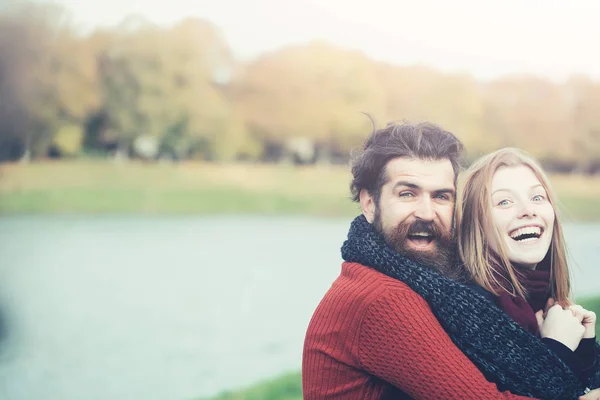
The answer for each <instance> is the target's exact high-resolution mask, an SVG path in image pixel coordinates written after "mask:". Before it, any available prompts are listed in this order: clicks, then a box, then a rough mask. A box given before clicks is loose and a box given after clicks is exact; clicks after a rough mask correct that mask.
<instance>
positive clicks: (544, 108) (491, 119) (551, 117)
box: [485, 76, 574, 162]
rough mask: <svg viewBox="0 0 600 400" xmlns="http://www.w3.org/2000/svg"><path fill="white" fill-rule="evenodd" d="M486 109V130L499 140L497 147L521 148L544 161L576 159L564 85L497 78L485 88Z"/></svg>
mask: <svg viewBox="0 0 600 400" xmlns="http://www.w3.org/2000/svg"><path fill="white" fill-rule="evenodd" d="M485 110H486V114H485V116H486V119H485V124H486V125H485V129H486V131H487V132H489V133H490V134H491V135H493V136H494V137H496V138H497V142H496V147H499V146H514V147H521V148H523V149H525V150H527V151H529V152H530V153H532V155H534V156H535V157H538V158H540V159H542V160H549V159H557V160H563V161H562V162H569V160H573V157H574V153H573V127H572V124H570V123H569V118H568V113H567V111H568V108H567V107H566V101H565V96H564V91H563V90H562V88H561V86H559V85H557V84H554V83H552V82H549V81H546V80H543V79H539V78H536V77H527V76H525V77H521V76H514V77H505V78H502V79H498V80H496V81H494V82H491V83H489V84H488V85H487V86H486V91H485ZM550 139H551V140H550Z"/></svg>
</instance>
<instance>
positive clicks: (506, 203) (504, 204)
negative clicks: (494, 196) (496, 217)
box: [498, 199, 510, 206]
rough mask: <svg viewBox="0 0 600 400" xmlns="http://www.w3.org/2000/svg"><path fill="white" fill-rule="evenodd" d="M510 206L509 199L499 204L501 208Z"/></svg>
mask: <svg viewBox="0 0 600 400" xmlns="http://www.w3.org/2000/svg"><path fill="white" fill-rule="evenodd" d="M509 204H510V201H508V200H507V199H504V200H500V201H499V202H498V205H499V206H507V205H509Z"/></svg>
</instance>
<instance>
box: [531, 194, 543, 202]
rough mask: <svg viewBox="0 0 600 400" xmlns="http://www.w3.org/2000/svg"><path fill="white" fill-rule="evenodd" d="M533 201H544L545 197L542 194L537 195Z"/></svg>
mask: <svg viewBox="0 0 600 400" xmlns="http://www.w3.org/2000/svg"><path fill="white" fill-rule="evenodd" d="M531 200H533V201H543V200H544V196H542V195H541V194H536V195H535V196H533V198H532V199H531Z"/></svg>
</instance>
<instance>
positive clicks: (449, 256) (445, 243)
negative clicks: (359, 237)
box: [373, 209, 462, 279]
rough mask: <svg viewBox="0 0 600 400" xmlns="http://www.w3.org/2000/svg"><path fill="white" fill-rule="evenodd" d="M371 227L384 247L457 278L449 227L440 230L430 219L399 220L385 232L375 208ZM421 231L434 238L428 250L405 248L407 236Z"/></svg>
mask: <svg viewBox="0 0 600 400" xmlns="http://www.w3.org/2000/svg"><path fill="white" fill-rule="evenodd" d="M373 227H374V229H375V231H376V232H377V233H379V234H380V235H381V236H382V237H383V238H384V239H385V241H386V243H387V244H388V246H390V247H391V248H392V249H394V250H395V251H396V252H398V253H400V254H402V255H404V256H406V257H408V258H410V259H413V260H414V261H416V262H418V263H420V264H423V265H424V266H427V267H431V268H433V269H436V270H438V271H439V272H441V273H442V274H444V275H446V276H448V277H450V278H455V279H459V278H461V277H462V274H461V273H460V271H459V270H460V268H458V265H457V264H458V263H457V260H458V257H457V252H458V249H457V246H456V240H455V239H454V235H453V233H452V231H451V230H444V228H443V227H441V226H439V225H438V224H436V223H435V222H433V221H429V222H428V221H423V220H419V219H418V220H415V221H414V222H412V223H408V222H403V223H400V224H399V225H398V226H396V227H395V228H392V229H389V230H387V231H385V230H384V229H383V224H382V221H381V213H380V211H379V209H376V210H375V218H374V221H373ZM421 232H425V233H427V234H429V235H430V236H431V237H432V238H433V241H434V244H435V246H434V248H433V249H432V250H427V251H425V250H422V251H419V250H415V249H414V248H411V247H409V245H408V240H409V236H410V235H411V234H414V233H421Z"/></svg>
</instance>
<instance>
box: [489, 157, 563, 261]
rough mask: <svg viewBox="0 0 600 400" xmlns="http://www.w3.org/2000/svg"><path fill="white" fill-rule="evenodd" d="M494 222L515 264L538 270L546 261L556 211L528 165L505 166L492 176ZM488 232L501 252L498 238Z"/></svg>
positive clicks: (492, 245) (492, 243)
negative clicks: (542, 262)
mask: <svg viewBox="0 0 600 400" xmlns="http://www.w3.org/2000/svg"><path fill="white" fill-rule="evenodd" d="M491 196H492V213H491V214H492V220H493V223H494V225H495V226H496V228H497V229H498V232H499V239H500V241H501V242H503V243H504V246H505V248H506V250H507V255H508V259H509V260H510V261H511V263H513V264H514V265H517V266H521V267H525V268H530V269H535V267H536V265H537V264H538V263H539V262H540V261H542V260H543V259H544V257H545V256H546V253H547V252H548V248H549V247H550V242H551V240H552V232H553V228H554V218H555V217H554V208H553V207H552V204H550V201H549V200H548V196H547V194H546V190H545V189H544V186H543V185H542V184H541V182H540V181H539V180H538V178H537V177H536V176H535V174H534V173H533V171H532V170H531V169H530V168H529V167H526V166H524V165H520V166H516V167H501V168H499V169H498V170H497V171H496V172H495V173H494V176H493V177H492V185H491ZM490 233H491V232H487V237H488V238H491V239H490V246H491V247H492V249H493V250H495V251H496V252H498V247H499V246H498V243H497V239H496V237H495V235H493V234H490Z"/></svg>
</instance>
